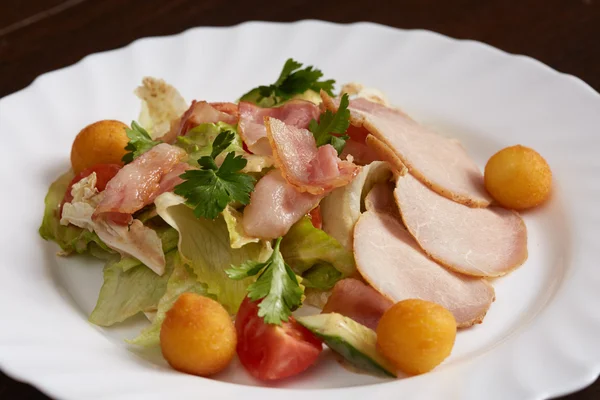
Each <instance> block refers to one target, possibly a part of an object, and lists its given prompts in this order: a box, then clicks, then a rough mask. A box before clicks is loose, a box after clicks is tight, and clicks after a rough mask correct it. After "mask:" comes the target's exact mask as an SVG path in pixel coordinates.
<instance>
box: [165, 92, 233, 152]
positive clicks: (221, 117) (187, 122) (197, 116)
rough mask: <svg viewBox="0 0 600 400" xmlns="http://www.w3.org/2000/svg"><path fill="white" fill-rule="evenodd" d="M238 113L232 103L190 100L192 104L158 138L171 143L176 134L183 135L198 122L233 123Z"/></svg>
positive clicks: (198, 123)
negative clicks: (167, 130)
mask: <svg viewBox="0 0 600 400" xmlns="http://www.w3.org/2000/svg"><path fill="white" fill-rule="evenodd" d="M238 118H239V115H238V111H237V105H236V104H233V103H207V102H206V101H196V100H194V101H192V105H191V106H190V108H188V109H187V111H186V112H185V113H183V115H182V116H181V118H179V119H178V120H176V121H174V122H173V123H172V124H171V129H170V130H169V132H167V133H166V134H165V135H164V136H162V137H161V138H160V139H159V140H161V141H163V142H165V143H172V142H174V141H175V139H176V138H177V136H181V135H185V134H186V133H187V131H189V130H190V129H192V128H194V127H196V126H198V125H200V124H206V123H210V124H214V123H217V122H225V123H227V124H230V125H235V124H236V123H237V121H238Z"/></svg>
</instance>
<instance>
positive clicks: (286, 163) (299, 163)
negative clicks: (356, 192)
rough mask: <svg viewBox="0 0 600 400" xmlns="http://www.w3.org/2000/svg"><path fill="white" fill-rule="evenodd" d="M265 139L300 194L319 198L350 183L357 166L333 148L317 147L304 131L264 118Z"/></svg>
mask: <svg viewBox="0 0 600 400" xmlns="http://www.w3.org/2000/svg"><path fill="white" fill-rule="evenodd" d="M265 126H266V128H267V137H268V138H269V142H270V143H271V149H272V150H273V155H274V158H275V164H276V165H277V166H278V167H279V168H280V169H281V173H282V175H283V177H284V178H285V180H286V181H288V182H289V183H290V184H292V185H293V186H295V187H296V188H297V189H298V190H300V191H302V192H308V193H311V194H316V195H322V194H324V193H327V192H329V191H331V190H333V189H335V188H337V187H341V186H345V185H347V184H348V183H349V182H351V181H352V180H353V179H354V177H355V176H356V174H358V172H359V170H360V167H358V166H356V165H354V164H353V163H351V162H350V161H342V160H340V159H339V158H338V156H337V151H336V150H335V149H334V148H333V146H331V145H329V144H327V145H325V146H321V147H318V148H317V145H316V142H315V138H314V137H313V135H312V133H311V132H309V131H308V130H306V129H301V128H296V127H295V126H292V125H286V124H285V123H284V122H282V121H280V120H278V119H276V118H271V117H267V118H265Z"/></svg>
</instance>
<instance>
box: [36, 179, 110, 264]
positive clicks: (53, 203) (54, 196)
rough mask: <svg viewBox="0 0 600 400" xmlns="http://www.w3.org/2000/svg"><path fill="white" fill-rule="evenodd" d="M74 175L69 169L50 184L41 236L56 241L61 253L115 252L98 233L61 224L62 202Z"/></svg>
mask: <svg viewBox="0 0 600 400" xmlns="http://www.w3.org/2000/svg"><path fill="white" fill-rule="evenodd" d="M73 176H74V175H73V172H71V171H69V172H67V173H65V174H63V175H61V176H60V177H59V178H58V179H57V180H56V181H54V182H53V183H52V184H51V185H50V188H49V189H48V194H46V198H45V199H44V203H45V208H44V217H43V219H42V225H41V226H40V229H39V233H40V236H42V238H44V239H45V240H52V241H54V242H56V243H57V244H58V245H59V246H60V247H61V249H62V254H61V255H67V254H70V253H73V252H75V253H80V254H81V253H87V252H90V253H91V254H92V255H94V256H96V257H101V256H103V255H104V254H103V253H105V252H109V253H113V250H111V249H109V248H108V246H106V244H104V242H103V241H102V240H100V238H99V237H98V235H96V233H94V232H90V231H88V230H87V229H82V228H79V227H77V226H74V225H67V226H65V225H61V224H60V215H59V213H60V204H61V203H62V200H63V198H64V197H65V192H66V191H67V187H68V186H69V183H70V182H71V180H72V179H73Z"/></svg>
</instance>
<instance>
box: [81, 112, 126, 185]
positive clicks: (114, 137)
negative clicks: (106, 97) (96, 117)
mask: <svg viewBox="0 0 600 400" xmlns="http://www.w3.org/2000/svg"><path fill="white" fill-rule="evenodd" d="M125 129H127V125H125V124H124V123H122V122H119V121H114V120H108V119H105V120H102V121H98V122H94V123H93V124H90V125H88V126H86V127H85V128H83V129H82V130H81V132H79V134H77V137H76V138H75V140H74V141H73V146H72V147H71V166H72V167H73V171H75V174H78V173H80V172H81V171H83V170H84V169H87V168H90V167H93V166H94V165H96V164H119V165H123V161H121V158H122V157H123V156H124V155H125V153H126V151H125V146H127V143H128V142H129V138H128V137H127V134H126V133H125Z"/></svg>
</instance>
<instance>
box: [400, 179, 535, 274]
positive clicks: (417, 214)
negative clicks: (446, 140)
mask: <svg viewBox="0 0 600 400" xmlns="http://www.w3.org/2000/svg"><path fill="white" fill-rule="evenodd" d="M394 195H395V197H396V201H397V203H398V207H399V208H400V213H401V214H402V219H403V221H404V224H405V225H406V227H407V228H408V231H409V232H410V234H411V235H412V236H413V237H414V238H415V239H416V241H417V242H418V243H419V245H420V246H421V248H422V249H423V250H424V251H425V253H427V254H429V256H431V257H432V258H433V259H435V260H436V261H437V262H439V263H440V264H442V265H444V266H446V267H448V268H450V269H452V270H455V271H458V272H462V273H464V274H467V275H473V276H488V277H495V276H501V275H504V274H506V273H507V272H510V271H511V270H513V269H514V268H517V267H518V266H520V265H521V264H523V262H525V260H526V259H527V228H526V227H525V223H524V222H523V220H522V219H521V217H520V216H519V214H517V213H516V212H514V211H509V210H505V209H503V208H499V207H489V208H470V207H466V206H463V205H461V204H458V203H455V202H453V201H451V200H448V199H447V198H445V197H442V196H440V195H438V194H437V193H435V192H433V191H432V190H430V189H429V188H427V187H426V186H425V185H423V184H422V183H421V182H419V181H418V180H417V179H415V178H414V177H412V176H411V175H410V174H407V175H406V176H403V177H399V178H398V180H397V182H396V189H395V191H394Z"/></svg>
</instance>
